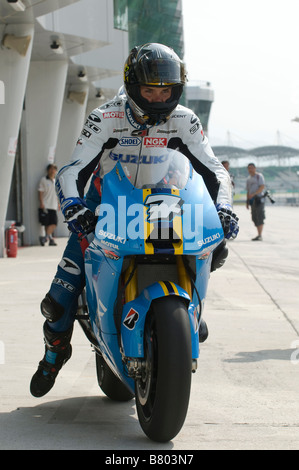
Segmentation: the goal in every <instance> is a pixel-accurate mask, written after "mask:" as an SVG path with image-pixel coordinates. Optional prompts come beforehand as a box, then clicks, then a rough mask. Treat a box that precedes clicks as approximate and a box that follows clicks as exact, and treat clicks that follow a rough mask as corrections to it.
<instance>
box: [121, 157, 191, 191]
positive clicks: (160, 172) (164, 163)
mask: <svg viewBox="0 0 299 470" xmlns="http://www.w3.org/2000/svg"><path fill="white" fill-rule="evenodd" d="M121 165H122V167H123V170H124V172H125V174H126V176H127V177H128V179H129V180H130V182H131V183H132V184H133V186H135V187H136V188H138V189H146V188H171V189H183V188H184V187H185V186H186V184H187V182H188V178H189V174H190V162H189V160H188V159H187V158H186V157H185V156H184V155H183V154H182V153H180V152H177V151H176V150H170V149H165V148H164V149H163V150H162V149H158V148H157V149H154V151H153V152H152V154H151V155H144V156H143V155H141V156H140V157H139V160H138V162H137V165H126V164H125V163H121Z"/></svg>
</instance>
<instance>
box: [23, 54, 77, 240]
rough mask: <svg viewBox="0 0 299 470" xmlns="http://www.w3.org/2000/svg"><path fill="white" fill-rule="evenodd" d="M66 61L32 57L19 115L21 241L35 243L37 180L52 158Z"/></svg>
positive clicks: (52, 160)
mask: <svg viewBox="0 0 299 470" xmlns="http://www.w3.org/2000/svg"><path fill="white" fill-rule="evenodd" d="M67 69H68V64H67V61H65V60H61V61H32V62H31V64H30V70H29V76H28V84H27V90H26V97H25V109H24V112H23V119H22V133H21V137H22V139H21V140H22V152H23V166H24V168H23V201H24V207H23V214H24V225H25V227H26V230H25V232H24V243H25V245H35V244H38V237H39V230H40V225H39V223H38V217H37V212H38V193H37V188H38V183H39V180H40V178H41V177H42V176H43V175H45V171H46V167H47V165H48V164H49V163H53V162H54V161H55V153H56V144H57V138H58V130H59V123H60V117H61V111H62V104H63V98H64V93H65V83H66V76H67Z"/></svg>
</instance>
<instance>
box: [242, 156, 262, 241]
mask: <svg viewBox="0 0 299 470" xmlns="http://www.w3.org/2000/svg"><path fill="white" fill-rule="evenodd" d="M247 169H248V173H249V176H248V178H247V181H246V189H247V201H246V207H247V209H249V207H251V218H252V221H253V223H254V225H255V226H256V228H257V236H256V237H254V238H252V241H262V240H263V239H262V232H263V228H264V220H265V195H264V189H265V178H264V176H263V175H262V173H258V172H257V171H256V166H255V164H254V163H249V164H248V166H247Z"/></svg>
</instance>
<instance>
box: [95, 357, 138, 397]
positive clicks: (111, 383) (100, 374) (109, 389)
mask: <svg viewBox="0 0 299 470" xmlns="http://www.w3.org/2000/svg"><path fill="white" fill-rule="evenodd" d="M96 368H97V378H98V384H99V386H100V388H101V390H102V391H103V392H104V393H105V395H107V397H108V398H110V399H111V400H114V401H129V400H132V398H134V394H133V393H131V392H130V390H129V389H128V388H127V387H126V386H125V385H124V384H123V383H122V381H121V380H120V379H119V378H118V377H117V376H116V375H115V374H114V372H113V371H112V370H111V369H110V367H109V366H108V364H107V363H106V362H105V360H104V359H103V357H102V356H101V355H100V354H97V353H96Z"/></svg>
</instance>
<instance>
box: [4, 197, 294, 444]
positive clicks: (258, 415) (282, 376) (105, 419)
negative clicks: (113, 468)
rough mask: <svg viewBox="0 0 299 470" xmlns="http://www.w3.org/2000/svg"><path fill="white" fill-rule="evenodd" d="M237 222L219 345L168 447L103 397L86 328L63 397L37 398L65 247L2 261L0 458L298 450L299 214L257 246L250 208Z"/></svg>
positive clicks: (30, 250)
mask: <svg viewBox="0 0 299 470" xmlns="http://www.w3.org/2000/svg"><path fill="white" fill-rule="evenodd" d="M235 211H236V212H237V214H238V215H239V217H240V227H241V228H240V234H239V236H238V238H237V239H236V240H234V241H232V242H228V246H229V258H228V260H227V262H226V264H225V265H224V267H222V268H221V269H219V270H218V271H216V272H214V273H212V274H211V278H210V283H209V288H208V296H207V299H206V303H205V310H204V318H205V319H206V321H207V323H208V326H209V331H210V336H209V338H208V340H207V341H206V342H205V343H204V344H203V345H202V346H201V353H200V358H199V361H198V370H197V372H196V373H195V374H193V376H192V391H191V397H190V404H189V410H188V415H187V418H186V421H185V424H184V427H183V428H182V430H181V432H180V433H179V434H178V435H177V436H176V437H175V438H174V439H173V440H172V441H171V442H169V443H166V444H157V443H154V442H151V441H149V440H148V439H147V438H146V437H145V435H144V434H143V432H142V430H141V428H140V426H139V423H138V419H137V414H136V409H135V402H134V400H132V401H131V402H128V403H113V402H111V401H110V400H109V399H107V398H106V397H105V396H104V395H103V393H102V392H101V390H100V389H99V387H98V384H97V379H96V372H95V359H94V353H93V352H92V350H91V347H90V345H89V343H88V341H87V340H86V338H85V336H84V334H83V332H82V331H81V329H80V327H79V325H77V324H76V325H75V331H74V335H73V340H72V344H73V356H72V358H71V360H70V361H69V362H68V363H67V364H66V365H65V367H64V368H63V369H62V371H61V372H60V374H59V377H58V378H57V381H56V384H55V386H54V388H53V389H52V390H51V391H50V392H49V394H48V395H46V396H45V397H43V398H39V399H37V398H34V397H32V396H31V395H30V392H29V383H30V379H31V376H32V374H33V373H34V372H35V370H36V367H37V364H38V362H39V360H40V359H41V358H42V356H43V352H44V349H43V341H42V324H43V318H42V316H41V314H40V312H39V304H40V301H41V299H42V298H43V296H44V294H45V293H46V292H47V290H48V288H49V285H50V282H51V280H52V277H53V275H54V273H55V270H56V266H57V263H58V262H59V260H60V257H61V254H62V251H63V249H64V246H65V243H66V239H64V238H61V239H58V240H57V241H58V246H57V247H41V246H35V247H27V248H20V249H19V251H18V256H17V258H2V259H0V299H1V312H0V378H1V380H0V394H1V395H0V396H1V403H0V449H2V450H3V449H13V450H14V449H18V450H21V449H30V450H31V449H32V450H38V449H78V450H81V449H82V450H87V449H103V450H107V451H109V450H113V451H121V450H136V451H137V450H142V449H144V450H149V449H151V450H154V451H159V450H160V451H161V450H166V451H169V452H171V451H179V450H202V449H206V450H210V449H215V450H220V449H226V450H232V449H233V450H237V449H284V450H287V449H289V450H291V449H298V447H299V413H298V411H299V406H298V390H299V312H298V305H299V249H298V241H299V237H298V233H299V208H298V207H282V206H276V205H273V206H270V205H267V206H266V215H267V218H266V223H265V229H264V240H263V242H253V241H251V238H252V237H254V236H255V235H256V231H255V228H254V226H253V224H252V222H251V220H250V213H249V212H248V211H247V210H246V208H245V207H244V206H235Z"/></svg>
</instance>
